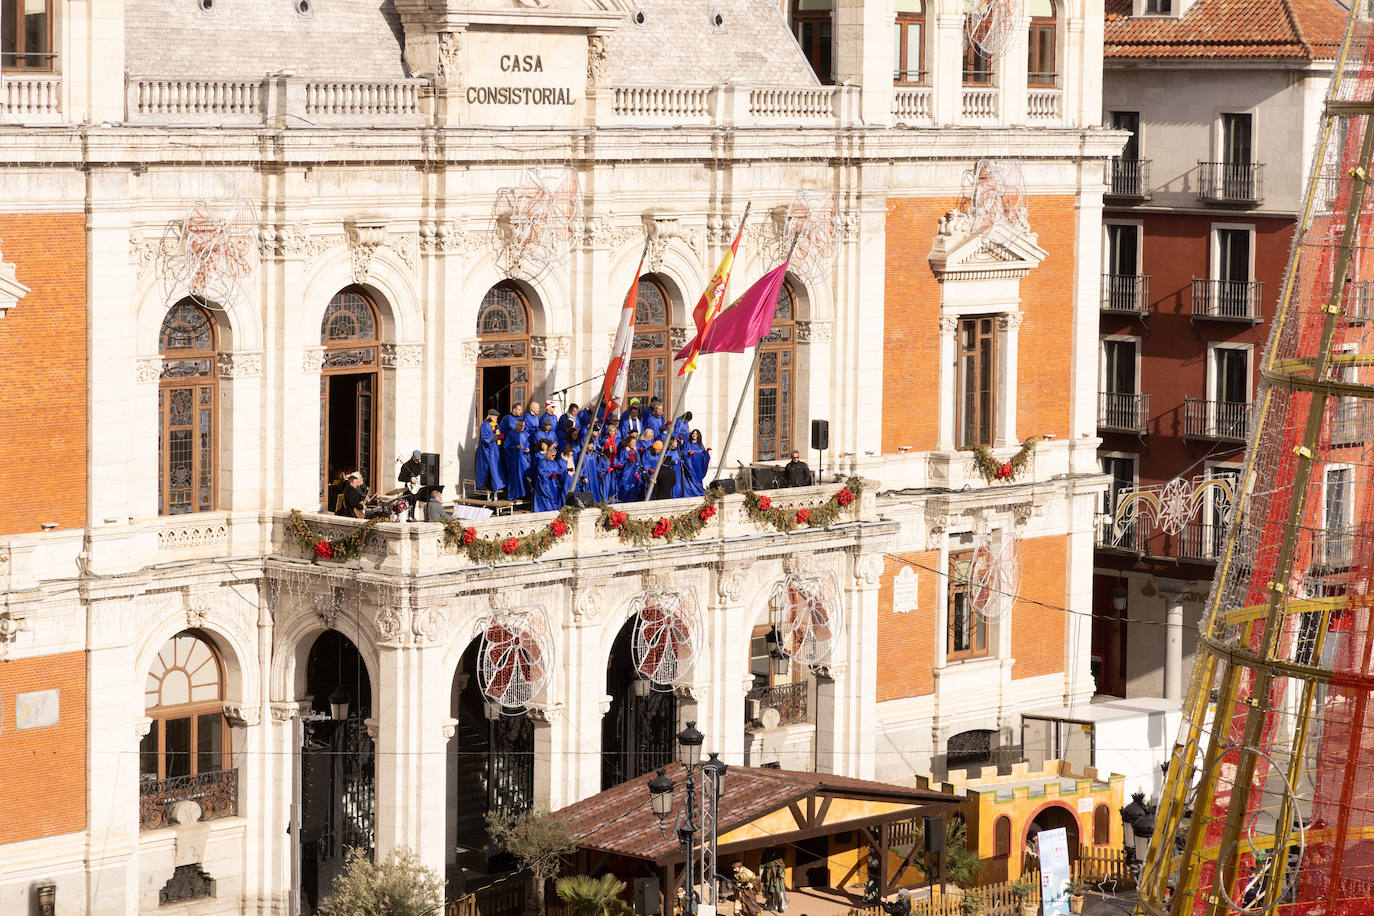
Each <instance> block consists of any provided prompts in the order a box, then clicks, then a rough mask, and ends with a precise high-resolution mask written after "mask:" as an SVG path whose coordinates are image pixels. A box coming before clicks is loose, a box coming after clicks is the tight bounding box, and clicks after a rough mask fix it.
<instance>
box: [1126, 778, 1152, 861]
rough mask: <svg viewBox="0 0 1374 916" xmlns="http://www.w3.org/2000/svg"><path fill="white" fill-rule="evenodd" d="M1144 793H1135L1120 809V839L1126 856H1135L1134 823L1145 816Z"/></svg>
mask: <svg viewBox="0 0 1374 916" xmlns="http://www.w3.org/2000/svg"><path fill="white" fill-rule="evenodd" d="M1145 810H1146V809H1145V793H1144V792H1136V793H1135V794H1133V795H1132V796H1131V801H1130V804H1128V805H1126V807H1124V808H1122V809H1121V839H1122V842H1123V843H1124V844H1125V846H1126V852H1127V853H1128V854H1131V855H1134V854H1135V822H1136V821H1138V820H1140V818H1141V817H1143V816H1144V815H1145Z"/></svg>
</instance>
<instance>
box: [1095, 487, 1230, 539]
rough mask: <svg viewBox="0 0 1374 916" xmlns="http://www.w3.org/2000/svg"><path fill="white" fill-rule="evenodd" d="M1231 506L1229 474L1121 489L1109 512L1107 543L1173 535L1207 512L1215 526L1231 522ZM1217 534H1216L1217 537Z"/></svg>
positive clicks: (1223, 525)
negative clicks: (1156, 533)
mask: <svg viewBox="0 0 1374 916" xmlns="http://www.w3.org/2000/svg"><path fill="white" fill-rule="evenodd" d="M1234 504H1235V478H1234V477H1232V476H1231V475H1229V474H1218V475H1209V474H1200V475H1198V476H1196V477H1192V478H1188V477H1175V478H1174V479H1173V480H1170V481H1169V482H1168V483H1164V484H1151V485H1148V486H1143V487H1131V488H1127V489H1122V490H1120V491H1118V492H1117V494H1116V509H1115V511H1113V512H1112V528H1111V538H1110V543H1111V544H1112V545H1113V546H1121V545H1125V544H1126V543H1127V542H1128V541H1131V543H1132V545H1133V546H1141V547H1143V546H1144V545H1143V544H1140V545H1135V544H1134V541H1135V540H1136V539H1140V538H1148V536H1149V532H1151V531H1156V530H1158V531H1163V532H1164V533H1165V534H1168V535H1171V536H1176V535H1178V534H1180V533H1182V532H1183V530H1184V529H1185V528H1187V527H1188V526H1189V525H1190V524H1192V523H1193V522H1195V521H1197V520H1199V519H1201V518H1204V517H1205V514H1206V510H1207V509H1208V508H1210V509H1211V514H1212V518H1213V519H1215V520H1216V523H1217V526H1218V527H1225V525H1226V524H1227V523H1229V522H1230V519H1231V507H1232V506H1233V505H1234ZM1219 536H1220V534H1218V537H1219Z"/></svg>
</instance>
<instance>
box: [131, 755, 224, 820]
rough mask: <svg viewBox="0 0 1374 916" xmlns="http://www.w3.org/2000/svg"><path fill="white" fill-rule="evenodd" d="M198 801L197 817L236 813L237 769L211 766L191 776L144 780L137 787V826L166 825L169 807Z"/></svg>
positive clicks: (170, 816)
mask: <svg viewBox="0 0 1374 916" xmlns="http://www.w3.org/2000/svg"><path fill="white" fill-rule="evenodd" d="M184 801H193V802H195V803H196V804H197V805H200V819H201V820H202V821H212V820H215V819H216V818H220V817H237V816H238V813H239V771H238V770H237V769H232V770H211V771H210V772H208V773H197V774H195V775H194V776H173V777H172V778H171V779H156V780H152V779H150V780H148V781H146V782H144V783H143V784H142V785H141V786H139V789H138V826H139V829H140V830H159V829H161V828H163V827H170V826H172V824H173V821H172V808H173V807H175V806H176V804H177V803H178V802H184Z"/></svg>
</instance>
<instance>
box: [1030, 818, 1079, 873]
mask: <svg viewBox="0 0 1374 916" xmlns="http://www.w3.org/2000/svg"><path fill="white" fill-rule="evenodd" d="M1056 827H1063V828H1064V833H1065V834H1066V836H1067V838H1068V846H1069V863H1070V864H1072V863H1074V862H1077V861H1078V815H1076V814H1074V813H1073V811H1071V810H1069V809H1068V808H1066V807H1064V806H1063V805H1058V804H1050V805H1046V806H1045V807H1044V808H1042V809H1040V811H1039V812H1038V813H1037V814H1036V815H1035V817H1033V818H1032V819H1031V822H1030V823H1029V824H1027V825H1026V836H1025V847H1026V849H1027V851H1028V852H1029V850H1032V849H1034V850H1036V851H1037V853H1038V851H1039V849H1040V846H1039V844H1038V843H1037V842H1036V841H1035V838H1036V836H1037V835H1038V834H1039V833H1040V832H1041V831H1043V830H1054V829H1055V828H1056ZM1030 865H1034V867H1035V868H1039V867H1040V865H1039V862H1038V861H1036V862H1034V863H1032V862H1030V857H1029V855H1027V864H1026V865H1023V866H1022V867H1023V869H1025V868H1027V867H1029V866H1030Z"/></svg>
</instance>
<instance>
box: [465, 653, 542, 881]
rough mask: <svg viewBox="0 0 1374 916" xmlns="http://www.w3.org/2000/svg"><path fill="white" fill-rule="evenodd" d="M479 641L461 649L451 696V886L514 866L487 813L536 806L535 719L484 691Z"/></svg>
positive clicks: (514, 811) (517, 811)
mask: <svg viewBox="0 0 1374 916" xmlns="http://www.w3.org/2000/svg"><path fill="white" fill-rule="evenodd" d="M481 643H482V640H481V638H480V637H479V638H477V639H474V640H473V641H472V643H471V644H470V645H469V646H468V648H467V651H465V652H464V653H463V658H462V661H460V662H459V664H458V671H457V672H456V673H455V674H454V676H453V688H452V693H451V697H450V700H449V715H450V716H451V717H452V718H454V719H457V720H458V726H457V729H456V731H455V733H454V736H453V738H452V739H450V741H449V744H448V824H449V838H450V842H449V848H450V849H452V850H453V857H452V859H451V861H450V863H449V864H450V866H451V868H450V872H449V875H448V880H449V883H450V885H451V888H450V889H451V890H452V889H454V888H458V889H461V888H464V887H467V886H468V885H469V882H471V881H472V880H473V879H475V878H479V877H481V876H483V875H488V874H492V873H495V872H500V871H505V870H507V869H508V868H509V867H510V866H511V863H510V862H508V861H506V859H507V857H506V856H505V855H504V854H498V851H497V850H496V849H494V848H492V845H491V839H490V837H489V836H488V834H487V825H486V816H487V813H488V812H491V811H509V812H511V813H513V814H521V813H524V812H525V811H528V810H530V809H531V808H532V807H534V723H533V722H531V721H530V717H529V716H528V715H527V714H525V713H523V712H517V711H516V710H510V709H501V708H500V707H498V706H497V705H496V704H494V703H492V702H490V701H489V700H487V698H486V697H485V696H483V694H482V688H481V684H480V682H479V678H478V675H477V663H478V658H477V652H478V648H479V646H480V645H481Z"/></svg>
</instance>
